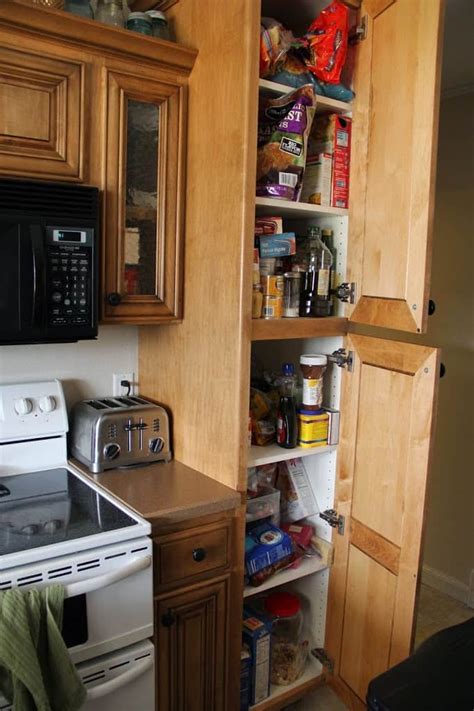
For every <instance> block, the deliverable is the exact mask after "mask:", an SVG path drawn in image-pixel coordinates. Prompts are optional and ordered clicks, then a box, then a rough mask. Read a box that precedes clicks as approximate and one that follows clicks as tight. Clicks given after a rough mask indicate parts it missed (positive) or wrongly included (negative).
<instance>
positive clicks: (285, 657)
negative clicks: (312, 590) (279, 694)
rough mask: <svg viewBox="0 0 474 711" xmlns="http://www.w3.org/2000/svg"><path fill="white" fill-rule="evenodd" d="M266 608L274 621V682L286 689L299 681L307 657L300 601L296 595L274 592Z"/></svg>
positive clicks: (271, 673)
mask: <svg viewBox="0 0 474 711" xmlns="http://www.w3.org/2000/svg"><path fill="white" fill-rule="evenodd" d="M265 608H266V611H267V612H268V613H270V615H271V616H272V618H273V619H272V652H271V655H272V657H271V671H270V676H271V682H272V684H278V685H279V686H286V685H287V684H292V683H293V682H294V681H296V680H297V679H299V678H300V676H301V675H302V674H303V671H304V667H305V663H306V659H307V657H308V640H307V639H306V638H305V636H304V634H303V613H302V611H301V601H300V598H299V597H298V596H297V595H294V594H293V593H289V592H275V593H272V594H271V595H269V596H268V597H267V598H266V600H265Z"/></svg>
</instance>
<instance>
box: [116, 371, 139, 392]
mask: <svg viewBox="0 0 474 711" xmlns="http://www.w3.org/2000/svg"><path fill="white" fill-rule="evenodd" d="M112 378H113V380H112V395H116V396H119V395H126V394H127V388H126V387H124V386H123V385H120V383H121V382H122V380H128V382H129V383H130V386H131V387H130V393H129V394H130V395H135V387H136V383H135V373H114V374H113V376H112Z"/></svg>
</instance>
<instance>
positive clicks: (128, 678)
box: [86, 656, 153, 701]
mask: <svg viewBox="0 0 474 711" xmlns="http://www.w3.org/2000/svg"><path fill="white" fill-rule="evenodd" d="M152 668H153V657H152V656H149V657H148V658H147V659H143V660H140V661H139V662H138V664H135V665H134V666H133V667H132V669H128V670H127V671H126V672H124V673H123V674H120V675H119V676H116V677H114V678H113V679H110V680H109V681H104V683H103V684H98V685H97V686H93V687H92V689H88V690H87V699H86V700H87V701H95V699H101V698H102V697H103V696H107V694H111V693H112V692H113V691H117V689H121V688H122V687H123V686H125V685H126V684H130V683H131V682H132V681H135V679H138V677H140V676H142V674H144V673H145V672H147V671H148V670H149V669H152Z"/></svg>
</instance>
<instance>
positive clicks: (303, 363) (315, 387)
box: [300, 353, 328, 410]
mask: <svg viewBox="0 0 474 711" xmlns="http://www.w3.org/2000/svg"><path fill="white" fill-rule="evenodd" d="M327 364H328V359H327V356H325V355H319V354H312V353H305V354H303V355H301V356H300V368H301V373H302V375H303V409H305V410H320V409H321V407H322V404H323V376H324V373H325V372H326V367H327Z"/></svg>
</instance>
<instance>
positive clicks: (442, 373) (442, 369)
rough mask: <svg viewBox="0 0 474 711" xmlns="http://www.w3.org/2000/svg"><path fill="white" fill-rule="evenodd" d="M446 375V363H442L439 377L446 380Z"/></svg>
mask: <svg viewBox="0 0 474 711" xmlns="http://www.w3.org/2000/svg"><path fill="white" fill-rule="evenodd" d="M445 375H446V366H445V364H444V363H440V364H439V377H440V378H444V376H445Z"/></svg>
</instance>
